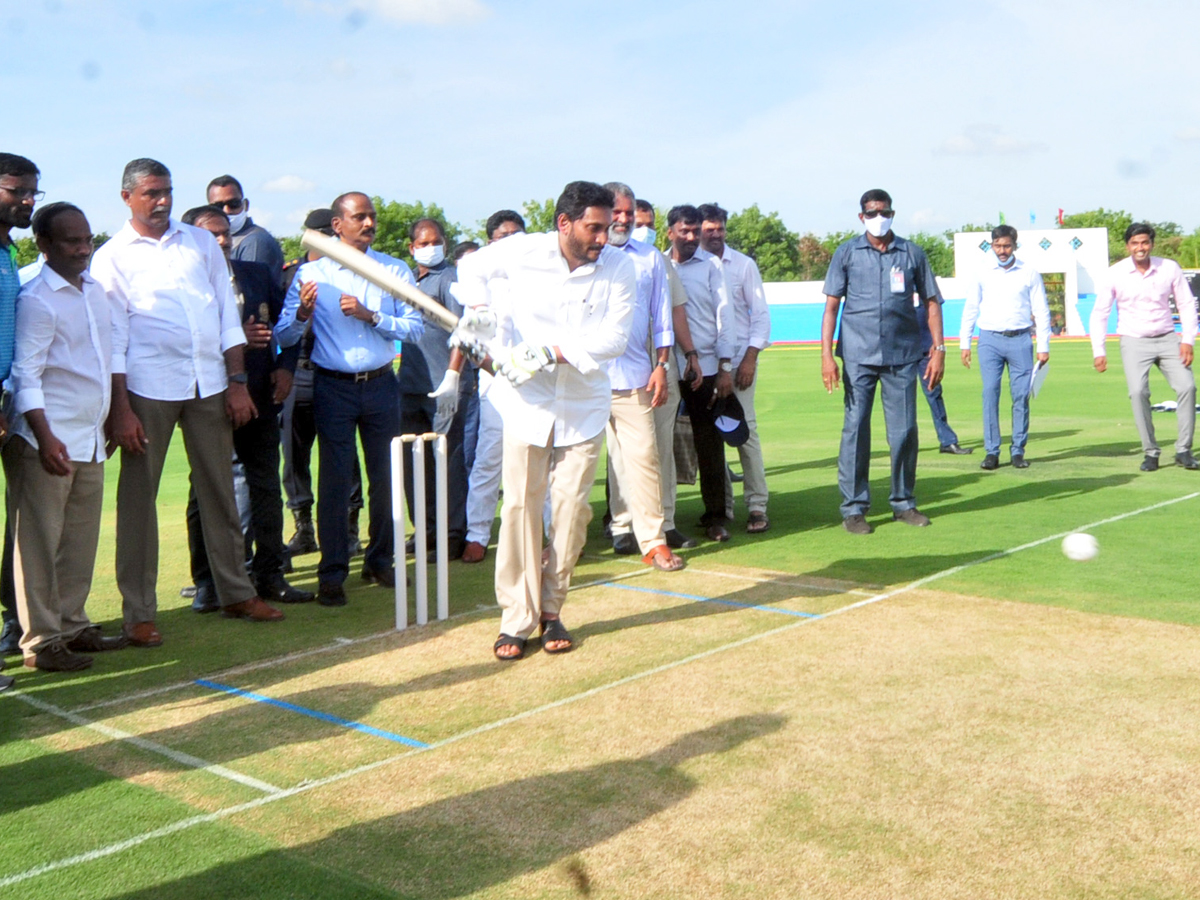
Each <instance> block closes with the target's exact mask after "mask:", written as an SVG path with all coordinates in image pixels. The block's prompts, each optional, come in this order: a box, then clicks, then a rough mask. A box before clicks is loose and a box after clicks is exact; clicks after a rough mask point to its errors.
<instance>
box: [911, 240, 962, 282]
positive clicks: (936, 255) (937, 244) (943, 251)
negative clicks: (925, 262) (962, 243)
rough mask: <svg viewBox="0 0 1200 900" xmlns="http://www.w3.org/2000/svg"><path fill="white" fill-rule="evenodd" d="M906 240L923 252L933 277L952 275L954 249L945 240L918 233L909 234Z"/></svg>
mask: <svg viewBox="0 0 1200 900" xmlns="http://www.w3.org/2000/svg"><path fill="white" fill-rule="evenodd" d="M908 239H909V240H910V241H912V242H913V243H914V244H916V245H917V246H918V247H920V248H921V249H922V250H924V251H925V256H926V257H928V259H929V267H930V268H931V269H933V274H934V275H938V276H940V277H942V278H949V277H950V276H952V275H953V274H954V248H953V247H952V246H951V244H950V242H949V241H948V240H946V238H944V237H942V236H941V235H940V234H926V233H925V232H923V231H918V232H917V233H916V234H910V235H909V236H908Z"/></svg>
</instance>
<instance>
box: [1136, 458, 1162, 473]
mask: <svg viewBox="0 0 1200 900" xmlns="http://www.w3.org/2000/svg"><path fill="white" fill-rule="evenodd" d="M1138 468H1139V469H1141V470H1142V471H1143V472H1157V471H1158V457H1157V456H1147V457H1146V458H1145V459H1143V460H1142V464H1141V465H1140V466H1138Z"/></svg>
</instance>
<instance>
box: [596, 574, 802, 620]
mask: <svg viewBox="0 0 1200 900" xmlns="http://www.w3.org/2000/svg"><path fill="white" fill-rule="evenodd" d="M602 586H603V587H610V588H617V589H619V590H622V591H640V592H641V593H643V594H662V595H663V596H664V597H678V598H679V599H681V600H696V601H698V602H700V603H720V604H721V605H722V606H736V607H737V608H738V609H757V610H761V611H762V612H771V613H779V614H780V615H784V616H796V617H797V618H801V619H819V618H821V616H820V615H819V614H818V613H806V612H797V611H796V610H794V609H780V608H779V607H777V606H755V605H754V604H752V603H738V602H737V601H735V600H722V599H720V598H719V597H701V596H699V595H698V594H679V593H676V592H675V591H660V590H658V589H657V588H646V587H637V586H635V585H632V584H617V583H616V582H615V581H606V582H604V583H603V585H602Z"/></svg>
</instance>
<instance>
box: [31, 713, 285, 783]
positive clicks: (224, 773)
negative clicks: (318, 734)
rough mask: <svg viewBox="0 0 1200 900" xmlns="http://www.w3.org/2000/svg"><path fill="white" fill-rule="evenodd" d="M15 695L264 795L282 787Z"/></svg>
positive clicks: (58, 714) (189, 766) (125, 741)
mask: <svg viewBox="0 0 1200 900" xmlns="http://www.w3.org/2000/svg"><path fill="white" fill-rule="evenodd" d="M13 696H14V697H15V698H16V699H18V700H20V701H22V702H24V703H27V704H29V705H30V706H32V707H33V708H34V709H39V710H41V711H42V712H44V713H49V714H50V715H52V716H57V717H58V718H60V719H65V720H66V721H68V722H70V723H71V724H72V725H78V726H79V727H81V728H87V729H88V730H90V731H95V732H98V733H100V734H102V735H104V736H105V737H109V738H112V739H113V740H116V741H123V742H124V743H126V744H132V745H133V746H135V747H140V748H141V749H143V750H147V751H149V752H150V753H156V754H158V755H159V756H165V757H166V758H167V759H169V760H172V761H174V762H177V763H179V764H180V765H181V766H187V767H188V768H190V769H200V770H202V771H204V772H208V773H210V774H212V775H216V776H217V777H219V778H226V779H228V780H230V781H236V782H237V783H238V784H244V785H245V786H246V787H251V788H254V789H255V790H256V791H262V792H263V793H264V794H278V793H279V792H280V791H281V790H282V789H281V788H278V787H276V786H275V785H273V784H267V782H265V781H259V780H258V779H257V778H251V777H250V776H249V775H243V774H242V773H241V772H235V771H234V770H233V769H227V768H226V767H225V766H219V765H217V764H216V763H210V762H209V761H208V760H205V759H201V758H200V757H198V756H192V755H191V754H190V753H183V752H182V751H180V750H172V749H171V748H170V747H164V746H163V745H162V744H159V743H156V742H154V741H150V740H147V739H146V738H144V737H139V736H138V735H136V734H130V733H129V732H128V731H122V730H121V729H120V728H113V727H112V726H111V725H103V724H101V723H99V722H93V721H91V720H90V719H85V718H84V717H83V716H81V715H79V714H78V713H73V712H68V711H67V710H65V709H60V708H59V707H57V706H55V705H54V704H53V703H47V702H46V701H45V700H39V699H38V698H37V697H31V696H30V695H29V694H25V693H21V692H18V693H15V694H13Z"/></svg>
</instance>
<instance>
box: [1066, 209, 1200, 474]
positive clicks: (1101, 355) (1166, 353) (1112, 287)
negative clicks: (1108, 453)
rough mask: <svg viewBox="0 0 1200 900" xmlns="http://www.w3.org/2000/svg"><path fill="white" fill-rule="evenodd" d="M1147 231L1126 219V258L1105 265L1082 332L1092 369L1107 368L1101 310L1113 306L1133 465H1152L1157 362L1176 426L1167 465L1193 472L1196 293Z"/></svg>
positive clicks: (1105, 316) (1198, 464) (1155, 461)
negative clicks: (1135, 446)
mask: <svg viewBox="0 0 1200 900" xmlns="http://www.w3.org/2000/svg"><path fill="white" fill-rule="evenodd" d="M1154 234H1155V232H1154V226H1153V225H1148V224H1146V223H1145V222H1134V223H1133V224H1132V225H1130V226H1129V227H1128V228H1126V229H1125V249H1126V250H1128V251H1129V258H1128V259H1123V260H1121V261H1120V262H1119V263H1116V264H1115V265H1113V266H1111V267H1110V268H1109V270H1108V277H1107V278H1105V279H1103V281H1102V282H1101V284H1099V285H1098V286H1097V289H1096V305H1095V306H1094V307H1092V321H1091V325H1090V327H1089V329H1088V330H1089V332H1090V333H1091V336H1092V356H1093V358H1094V359H1093V364H1094V365H1095V367H1096V371H1097V372H1104V371H1106V370H1107V369H1108V357H1107V356H1106V355H1105V350H1104V341H1105V338H1106V337H1107V336H1108V314H1109V312H1110V311H1111V310H1112V306H1113V304H1114V303H1115V304H1116V305H1117V334H1118V335H1120V336H1121V365H1122V366H1123V367H1124V369H1125V383H1126V385H1127V386H1128V387H1129V399H1130V402H1131V403H1132V404H1133V422H1134V424H1135V425H1137V430H1138V434H1139V435H1140V436H1141V439H1142V453H1143V454H1144V458H1143V459H1142V465H1141V470H1142V471H1143V472H1154V471H1157V469H1158V457H1159V454H1160V451H1159V447H1158V441H1157V440H1155V438H1154V422H1153V420H1152V419H1151V413H1150V368H1151V366H1158V370H1159V371H1160V372H1162V373H1163V377H1164V378H1166V379H1167V384H1168V386H1170V388H1171V390H1173V391H1174V392H1175V403H1176V406H1175V417H1176V419H1177V420H1178V424H1179V432H1178V435H1177V437H1176V439H1175V465H1177V466H1182V467H1183V468H1185V469H1190V470H1192V471H1195V470H1196V469H1200V462H1197V460H1196V458H1195V457H1194V456H1193V455H1192V436H1193V434H1194V433H1195V429H1196V379H1195V376H1194V375H1193V374H1192V359H1193V355H1194V345H1195V343H1196V325H1197V322H1196V297H1195V295H1193V294H1192V289H1191V287H1190V286H1189V285H1188V283H1187V279H1186V278H1184V277H1183V271H1182V270H1181V269H1180V268H1179V263H1177V262H1175V261H1174V260H1170V259H1163V258H1162V257H1158V256H1151V255H1150V253H1151V251H1152V250H1153V249H1154ZM1172 297H1174V298H1175V308H1176V309H1177V310H1178V311H1179V324H1180V329H1181V331H1182V333H1181V334H1180V333H1176V331H1175V319H1174V316H1173V315H1172V313H1171V298H1172Z"/></svg>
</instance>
